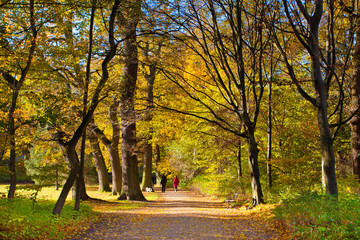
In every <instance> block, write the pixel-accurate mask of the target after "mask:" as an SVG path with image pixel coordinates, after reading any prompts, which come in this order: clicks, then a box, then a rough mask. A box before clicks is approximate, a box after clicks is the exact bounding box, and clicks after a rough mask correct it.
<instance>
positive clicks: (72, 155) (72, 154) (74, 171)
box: [52, 146, 79, 215]
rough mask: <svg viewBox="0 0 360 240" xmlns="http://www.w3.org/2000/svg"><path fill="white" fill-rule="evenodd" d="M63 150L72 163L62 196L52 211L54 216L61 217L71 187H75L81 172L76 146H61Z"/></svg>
mask: <svg viewBox="0 0 360 240" xmlns="http://www.w3.org/2000/svg"><path fill="white" fill-rule="evenodd" d="M61 148H62V149H63V154H64V156H65V157H66V158H67V159H68V161H69V163H70V174H69V176H68V178H67V180H66V182H65V185H64V187H63V189H62V190H61V193H60V196H59V198H58V200H57V202H56V204H55V207H54V209H53V211H52V214H54V215H60V213H61V211H62V209H63V206H64V204H65V201H66V198H67V196H68V194H69V192H70V190H71V187H72V186H73V185H74V182H75V180H76V176H77V175H78V172H79V160H78V159H77V156H76V151H75V146H66V147H64V146H61Z"/></svg>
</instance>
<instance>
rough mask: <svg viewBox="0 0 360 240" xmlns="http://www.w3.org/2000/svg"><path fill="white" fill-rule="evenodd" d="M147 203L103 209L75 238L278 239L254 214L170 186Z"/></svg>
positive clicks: (277, 233)
mask: <svg viewBox="0 0 360 240" xmlns="http://www.w3.org/2000/svg"><path fill="white" fill-rule="evenodd" d="M157 192H158V194H159V199H158V200H157V201H153V202H150V203H149V204H147V206H146V207H143V208H140V209H136V210H127V211H124V210H122V211H118V212H107V213H103V219H102V221H101V222H99V223H97V224H95V225H94V226H92V227H91V228H89V229H88V230H87V231H86V232H85V233H84V234H83V235H82V236H80V237H79V238H78V239H156V240H158V239H194V240H196V239H204V240H211V239H279V238H280V237H279V232H278V231H276V230H271V229H270V228H269V227H267V224H266V222H265V221H263V220H261V219H260V218H259V217H256V216H255V215H254V214H242V213H241V211H239V210H238V209H233V208H230V209H228V208H226V207H225V205H224V203H223V202H220V201H216V200H211V199H210V198H207V197H202V196H196V195H195V193H194V192H190V191H177V192H174V191H173V190H172V189H170V190H167V191H166V193H161V192H160V193H159V191H157Z"/></svg>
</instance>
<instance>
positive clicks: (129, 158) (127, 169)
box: [117, 0, 145, 200]
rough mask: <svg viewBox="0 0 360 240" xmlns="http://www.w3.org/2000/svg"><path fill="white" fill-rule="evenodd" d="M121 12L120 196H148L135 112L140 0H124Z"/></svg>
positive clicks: (140, 197) (131, 197) (119, 21)
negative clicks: (139, 161)
mask: <svg viewBox="0 0 360 240" xmlns="http://www.w3.org/2000/svg"><path fill="white" fill-rule="evenodd" d="M122 4H123V5H122V12H121V13H119V14H118V16H117V17H118V23H119V25H120V28H121V34H122V38H123V39H124V45H123V55H124V57H123V62H124V67H123V73H122V78H121V83H120V86H119V91H120V113H121V133H122V151H121V153H122V190H121V194H120V197H119V199H128V200H145V197H144V196H143V194H142V192H141V189H140V185H139V178H138V166H137V155H136V152H135V150H136V112H135V102H134V94H135V90H136V82H137V75H138V61H139V60H138V47H137V35H136V30H137V24H138V22H139V18H140V14H141V0H137V1H124V2H123V3H122Z"/></svg>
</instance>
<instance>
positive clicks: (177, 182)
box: [173, 176, 179, 192]
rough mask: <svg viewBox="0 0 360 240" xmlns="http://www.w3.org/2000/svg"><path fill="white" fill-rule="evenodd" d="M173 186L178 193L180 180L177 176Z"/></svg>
mask: <svg viewBox="0 0 360 240" xmlns="http://www.w3.org/2000/svg"><path fill="white" fill-rule="evenodd" d="M173 185H174V188H175V192H176V191H177V186H178V185H179V178H178V177H177V176H175V178H174V181H173Z"/></svg>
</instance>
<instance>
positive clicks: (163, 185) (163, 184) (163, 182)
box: [160, 174, 167, 192]
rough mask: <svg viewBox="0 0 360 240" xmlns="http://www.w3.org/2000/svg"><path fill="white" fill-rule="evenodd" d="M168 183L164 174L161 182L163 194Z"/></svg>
mask: <svg viewBox="0 0 360 240" xmlns="http://www.w3.org/2000/svg"><path fill="white" fill-rule="evenodd" d="M166 182H167V179H166V176H165V174H162V176H161V181H160V184H161V192H165V187H166Z"/></svg>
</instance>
